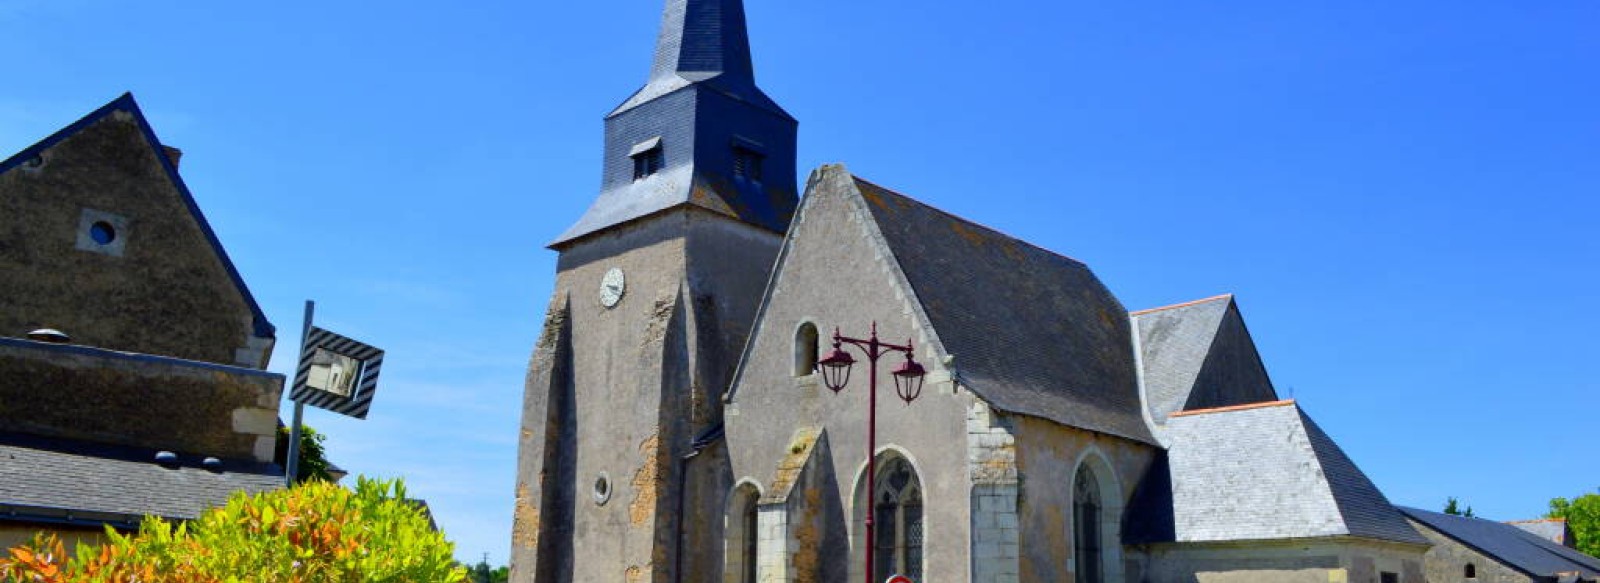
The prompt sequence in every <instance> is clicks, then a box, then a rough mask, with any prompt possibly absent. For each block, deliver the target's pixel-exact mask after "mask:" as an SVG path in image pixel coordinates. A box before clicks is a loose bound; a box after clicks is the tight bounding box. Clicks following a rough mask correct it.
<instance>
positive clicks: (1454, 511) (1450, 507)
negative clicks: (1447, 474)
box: [1444, 496, 1473, 518]
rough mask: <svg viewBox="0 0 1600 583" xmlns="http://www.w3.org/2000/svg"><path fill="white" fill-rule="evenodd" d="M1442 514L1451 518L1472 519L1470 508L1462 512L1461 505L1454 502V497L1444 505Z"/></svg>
mask: <svg viewBox="0 0 1600 583" xmlns="http://www.w3.org/2000/svg"><path fill="white" fill-rule="evenodd" d="M1444 513H1445V514H1449V515H1451V516H1463V517H1466V518H1472V517H1473V515H1472V507H1471V506H1468V507H1467V509H1466V510H1462V509H1461V505H1460V503H1459V502H1457V501H1456V497H1455V496H1451V497H1450V499H1449V500H1448V501H1446V502H1445V503H1444Z"/></svg>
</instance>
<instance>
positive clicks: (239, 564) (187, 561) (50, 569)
mask: <svg viewBox="0 0 1600 583" xmlns="http://www.w3.org/2000/svg"><path fill="white" fill-rule="evenodd" d="M109 536H110V540H108V541H107V542H106V543H105V544H103V545H100V546H91V545H82V546H80V547H79V548H78V551H77V556H76V557H72V558H70V559H69V558H67V557H65V556H64V553H63V552H62V546H61V543H60V542H59V541H56V540H55V539H54V537H50V536H44V537H40V538H36V539H34V541H33V542H32V543H30V544H29V545H28V546H25V547H19V548H15V549H11V551H10V552H9V556H7V557H0V581H5V582H6V583H13V582H24V581H26V582H38V583H68V582H70V583H132V582H138V583H244V582H250V583H256V582H260V583H324V582H326V583H356V582H367V581H388V582H395V583H400V582H417V583H424V582H426V583H434V582H444V583H458V582H463V581H466V570H465V569H463V568H461V567H460V566H458V565H457V564H456V563H455V561H454V560H453V558H452V551H453V549H452V545H451V543H450V542H449V541H447V540H445V538H444V536H443V535H442V534H440V533H437V532H434V531H433V530H432V529H431V528H430V527H429V524H428V519H427V518H426V517H425V516H423V515H422V513H421V511H419V510H418V509H417V508H416V507H415V506H413V505H412V504H411V503H409V502H407V501H406V500H405V486H404V485H402V484H401V483H400V482H399V481H394V482H385V481H375V480H368V479H365V478H359V479H358V480H357V485H356V489H355V491H350V490H346V489H344V488H341V487H339V486H336V485H333V484H330V483H326V482H317V481H313V482H308V483H305V484H301V485H299V486H296V487H295V488H293V489H290V490H279V491H275V492H267V493H263V494H257V495H255V496H247V495H245V494H242V493H241V494H236V495H234V497H233V498H232V499H230V500H229V501H228V504H227V505H226V506H224V507H222V508H218V509H215V510H212V511H210V512H207V513H206V514H205V515H204V516H202V517H200V519H199V520H196V521H194V522H192V523H188V524H179V525H173V524H169V523H167V522H164V521H162V520H160V519H156V518H146V519H145V521H144V523H143V524H142V525H140V527H139V533H138V534H136V535H131V536H124V535H119V534H116V533H114V532H111V533H109Z"/></svg>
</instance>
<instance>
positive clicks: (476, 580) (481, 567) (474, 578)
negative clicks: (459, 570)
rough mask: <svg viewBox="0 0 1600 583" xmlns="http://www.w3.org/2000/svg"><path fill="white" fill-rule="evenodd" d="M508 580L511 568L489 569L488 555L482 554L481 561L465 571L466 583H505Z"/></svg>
mask: <svg viewBox="0 0 1600 583" xmlns="http://www.w3.org/2000/svg"><path fill="white" fill-rule="evenodd" d="M510 580H511V568H510V567H505V566H501V567H490V566H489V555H488V553H484V556H483V560H481V561H478V564H476V565H473V566H472V568H471V569H470V570H468V571H467V581H468V582H469V583H507V582H508V581H510Z"/></svg>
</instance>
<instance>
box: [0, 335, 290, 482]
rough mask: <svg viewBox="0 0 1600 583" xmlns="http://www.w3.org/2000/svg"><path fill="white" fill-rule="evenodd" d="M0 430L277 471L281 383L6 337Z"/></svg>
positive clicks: (1, 347)
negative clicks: (212, 458) (213, 458)
mask: <svg viewBox="0 0 1600 583" xmlns="http://www.w3.org/2000/svg"><path fill="white" fill-rule="evenodd" d="M0 378H3V379H6V382H5V383H0V428H3V429H4V430H6V431H15V432H21V433H30V434H36V435H46V436H52V437H61V438H68V439H81V440H86V441H93V442H100V443H109V444H117V445H128V446H135V447H148V448H151V449H161V450H169V451H174V452H180V453H192V454H197V455H203V456H216V457H220V458H225V459H253V460H255V461H259V462H266V463H271V462H272V460H273V447H274V445H275V443H276V441H275V440H276V432H277V421H278V402H279V398H280V396H281V395H282V392H283V381H284V378H283V376H282V375H278V374H274V373H267V372H262V371H258V370H255V369H248V368H240V367H231V366H223V365H216V364H210V363H203V362H195V361H185V360H178V359H173V358H163V357H154V356H146V355H134V354H125V353H120V352H113V351H108V350H101V349H96V348H86V347H81V346H70V345H59V344H45V343H40V342H33V341H28V340H18V339H12V338H0Z"/></svg>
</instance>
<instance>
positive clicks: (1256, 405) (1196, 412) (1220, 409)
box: [1167, 399, 1295, 418]
mask: <svg viewBox="0 0 1600 583" xmlns="http://www.w3.org/2000/svg"><path fill="white" fill-rule="evenodd" d="M1293 404H1295V402H1294V399H1284V400H1282V401H1264V402H1261V403H1246V404H1243V405H1229V406H1227V407H1212V408H1209V409H1194V410H1192V411H1179V412H1177V413H1173V414H1171V415H1167V417H1168V418H1172V417H1192V416H1195V415H1209V414H1212V413H1232V412H1234V411H1249V410H1251V409H1266V408H1269V407H1287V406H1290V405H1293Z"/></svg>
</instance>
